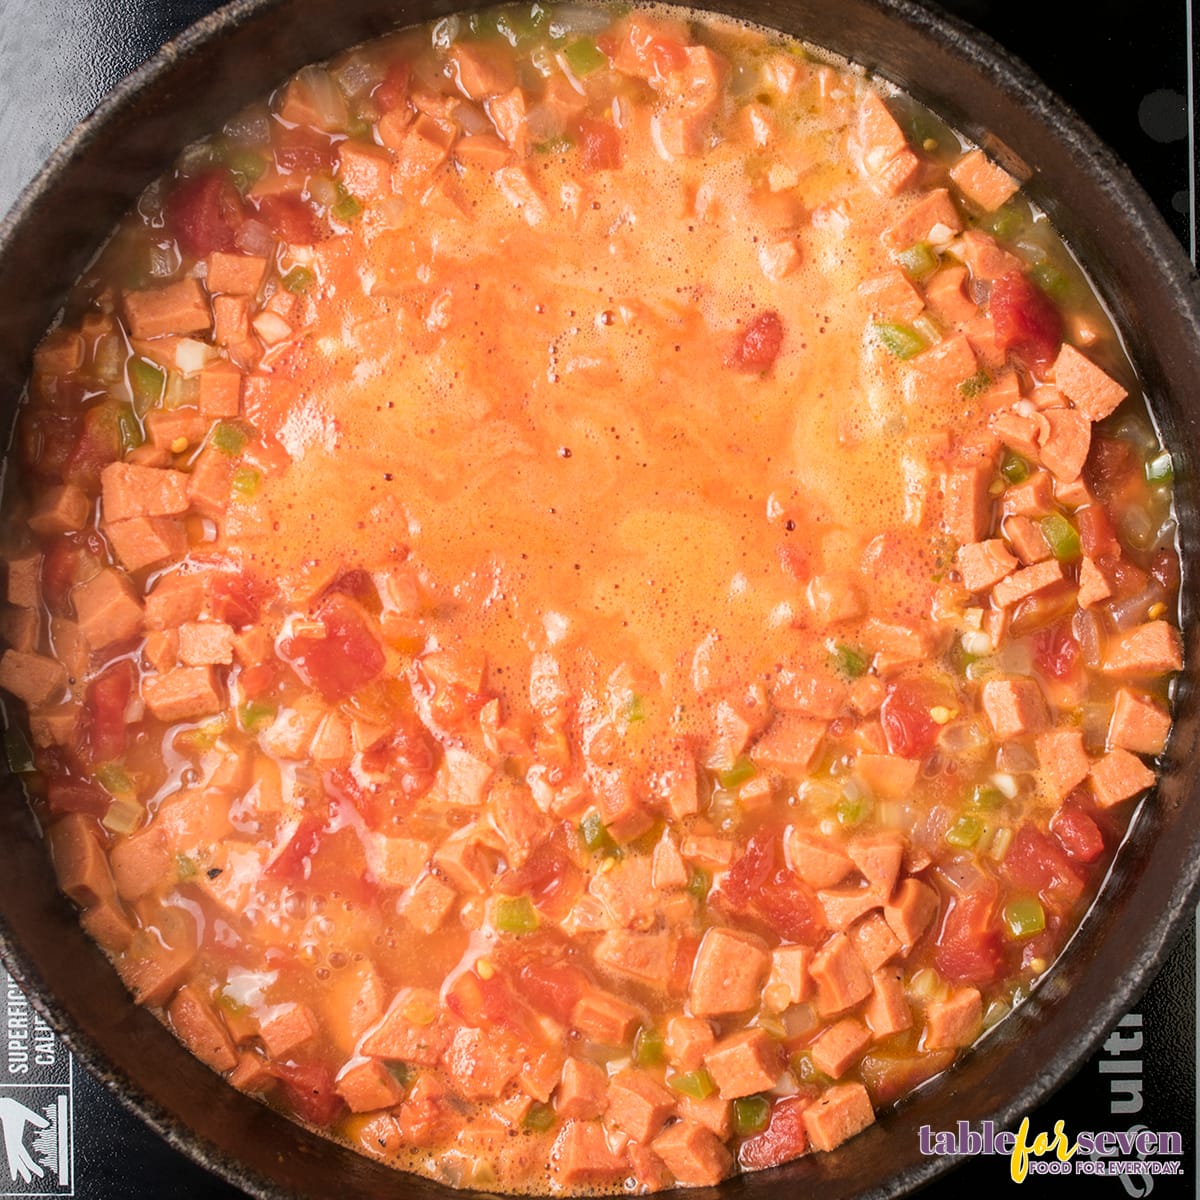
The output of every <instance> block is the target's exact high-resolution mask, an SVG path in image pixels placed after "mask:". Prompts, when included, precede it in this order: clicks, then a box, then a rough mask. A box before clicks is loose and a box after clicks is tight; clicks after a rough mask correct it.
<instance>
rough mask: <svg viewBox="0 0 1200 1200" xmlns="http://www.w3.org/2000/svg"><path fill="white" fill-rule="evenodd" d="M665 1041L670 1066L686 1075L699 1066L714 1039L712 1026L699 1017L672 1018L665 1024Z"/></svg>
mask: <svg viewBox="0 0 1200 1200" xmlns="http://www.w3.org/2000/svg"><path fill="white" fill-rule="evenodd" d="M665 1040H666V1046H667V1057H668V1058H669V1060H670V1062H671V1065H672V1066H673V1067H674V1068H675V1069H676V1070H677V1071H682V1072H684V1073H686V1072H688V1071H695V1070H696V1069H697V1068H698V1067H699V1066H700V1064H701V1063H702V1062H703V1061H704V1056H705V1055H706V1054H707V1053H708V1052H709V1050H711V1049H712V1047H713V1043H714V1042H715V1041H716V1037H715V1035H714V1034H713V1030H712V1026H711V1025H710V1024H709V1023H708V1022H707V1021H704V1020H701V1019H700V1018H699V1017H672V1018H671V1019H670V1020H669V1021H668V1022H667V1034H666V1039H665Z"/></svg>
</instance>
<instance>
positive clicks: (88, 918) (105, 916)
mask: <svg viewBox="0 0 1200 1200" xmlns="http://www.w3.org/2000/svg"><path fill="white" fill-rule="evenodd" d="M79 923H80V924H81V925H82V926H83V929H84V932H85V933H86V934H87V935H88V937H90V938H92V939H93V940H94V941H96V942H97V943H99V945H100V946H102V947H103V948H104V949H105V950H108V951H110V952H111V953H113V954H119V953H121V952H122V951H125V950H128V949H129V944H130V943H131V942H132V941H133V933H134V929H133V923H132V921H130V919H129V917H128V916H127V915H126V913H125V910H124V909H123V908H122V907H121V905H120V903H119V901H118V900H117V899H116V898H115V897H110V898H109V899H108V900H101V901H100V902H99V903H98V904H93V905H92V907H91V908H88V909H85V910H84V911H83V912H82V913H81V914H80V917H79Z"/></svg>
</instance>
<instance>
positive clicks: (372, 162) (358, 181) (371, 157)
mask: <svg viewBox="0 0 1200 1200" xmlns="http://www.w3.org/2000/svg"><path fill="white" fill-rule="evenodd" d="M337 158H338V169H337V175H338V180H339V181H340V182H341V184H342V186H343V187H344V188H345V189H346V191H348V192H349V193H350V195H352V196H354V197H356V198H357V199H359V200H367V201H370V200H377V199H379V198H380V197H383V196H387V195H388V194H389V193H390V192H391V190H392V156H391V155H390V154H389V153H388V152H387V150H386V149H385V148H384V147H382V146H368V145H366V144H364V143H363V142H355V141H350V140H347V141H344V142H342V143H341V145H339V146H338V155H337Z"/></svg>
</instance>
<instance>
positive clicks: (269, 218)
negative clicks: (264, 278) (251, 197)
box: [258, 192, 321, 246]
mask: <svg viewBox="0 0 1200 1200" xmlns="http://www.w3.org/2000/svg"><path fill="white" fill-rule="evenodd" d="M258 215H259V217H260V218H261V219H262V220H263V221H264V222H266V224H267V225H268V226H269V227H270V229H271V232H272V233H273V234H274V235H275V236H276V237H277V238H279V240H280V241H283V242H287V243H289V244H290V245H293V246H311V245H312V244H313V242H318V241H320V240H321V228H320V224H319V223H318V221H317V214H316V213H315V212H313V210H312V208H310V207H309V205H308V204H306V203H305V202H304V200H303V199H302V198H301V197H300V196H299V195H298V194H297V193H295V192H275V193H272V194H271V195H269V196H264V197H263V198H262V199H261V200H259V201H258Z"/></svg>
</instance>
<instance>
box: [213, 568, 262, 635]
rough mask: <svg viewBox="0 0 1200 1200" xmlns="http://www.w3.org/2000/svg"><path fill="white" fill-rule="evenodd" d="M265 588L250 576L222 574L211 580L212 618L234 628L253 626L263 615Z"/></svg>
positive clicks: (226, 572) (240, 573)
mask: <svg viewBox="0 0 1200 1200" xmlns="http://www.w3.org/2000/svg"><path fill="white" fill-rule="evenodd" d="M264 593H265V589H264V588H263V586H262V584H260V583H259V582H258V580H256V579H255V578H254V577H253V576H251V575H247V574H245V573H243V572H238V573H236V574H234V573H232V572H229V571H222V572H220V573H219V574H217V575H214V576H213V578H212V584H211V590H210V593H209V595H210V604H211V605H212V611H213V616H214V617H216V619H217V620H218V621H224V622H225V624H226V625H232V626H233V627H234V629H244V628H245V627H246V626H247V625H253V624H254V623H255V622H256V621H257V620H258V618H259V616H261V614H262V601H263V596H264Z"/></svg>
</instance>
